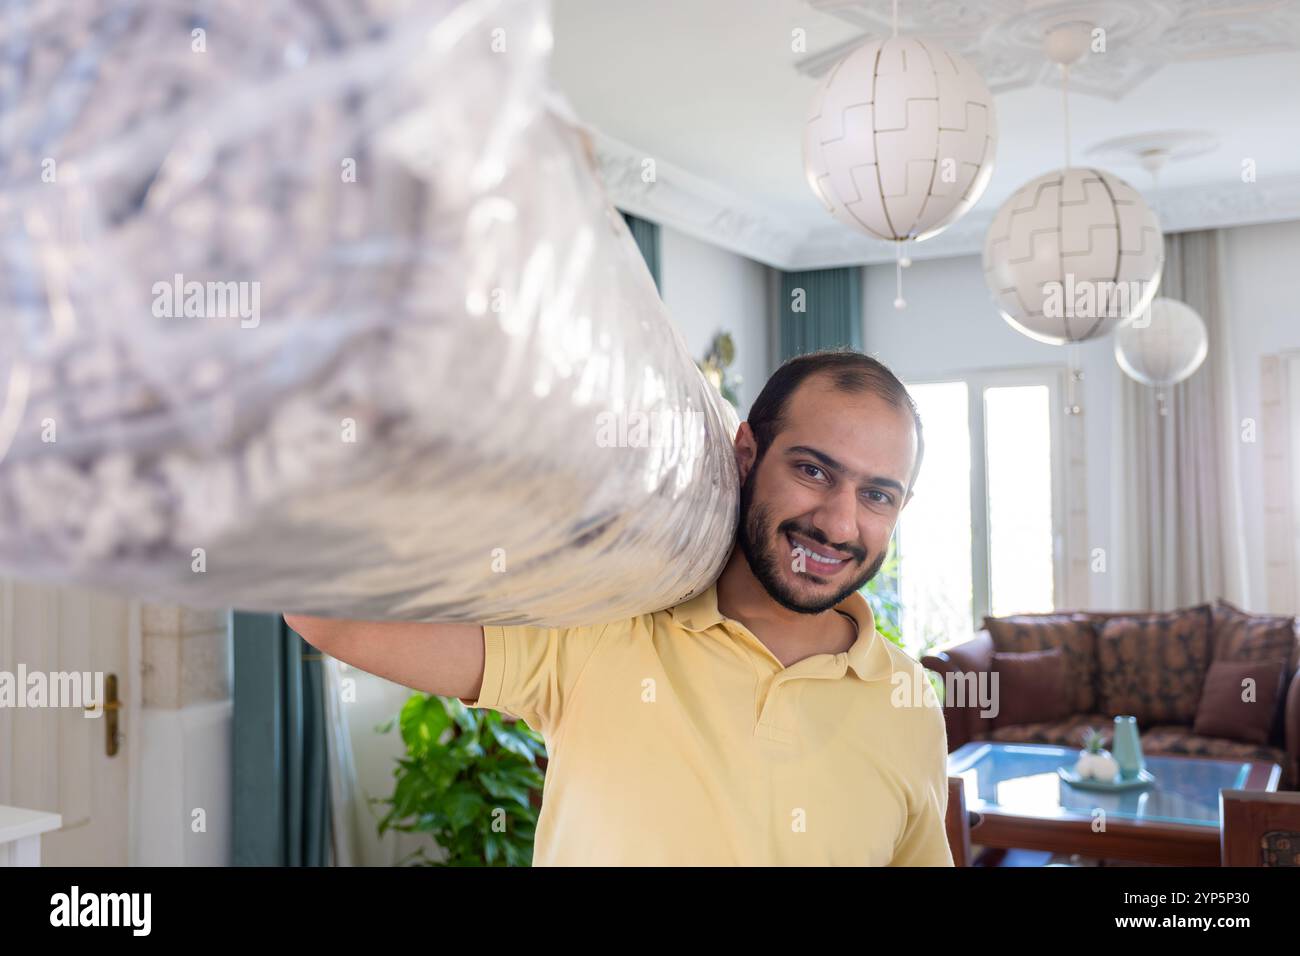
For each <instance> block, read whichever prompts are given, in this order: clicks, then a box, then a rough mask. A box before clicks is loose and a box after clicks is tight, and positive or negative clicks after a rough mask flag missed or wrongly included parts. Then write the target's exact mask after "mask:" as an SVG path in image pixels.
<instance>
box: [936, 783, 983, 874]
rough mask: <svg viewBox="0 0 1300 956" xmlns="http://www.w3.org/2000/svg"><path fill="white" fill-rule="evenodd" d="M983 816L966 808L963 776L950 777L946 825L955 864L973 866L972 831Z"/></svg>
mask: <svg viewBox="0 0 1300 956" xmlns="http://www.w3.org/2000/svg"><path fill="white" fill-rule="evenodd" d="M982 819H983V818H982V817H981V816H980V815H979V814H978V813H972V812H970V811H968V810H967V809H966V782H965V781H964V780H962V778H961V777H949V778H948V817H947V819H946V820H945V821H944V825H945V826H946V827H947V830H948V846H949V848H950V849H951V850H952V862H953V864H954V865H955V866H972V865H974V860H972V859H971V849H970V831H971V827H973V826H976V825H978V824H979V822H980V820H982Z"/></svg>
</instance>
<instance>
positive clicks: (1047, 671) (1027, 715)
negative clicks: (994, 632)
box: [993, 647, 1069, 727]
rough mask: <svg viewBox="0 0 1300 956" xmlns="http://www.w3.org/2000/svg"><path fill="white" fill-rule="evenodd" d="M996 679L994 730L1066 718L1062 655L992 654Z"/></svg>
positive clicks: (1048, 653)
mask: <svg viewBox="0 0 1300 956" xmlns="http://www.w3.org/2000/svg"><path fill="white" fill-rule="evenodd" d="M993 670H994V671H996V672H997V675H998V683H997V689H998V697H997V702H998V715H997V716H996V717H994V718H993V726H994V727H1008V726H1019V725H1021V724H1035V723H1041V722H1044V721H1052V720H1060V719H1061V718H1063V717H1068V716H1069V708H1068V701H1067V700H1066V696H1065V688H1066V684H1065V654H1064V653H1063V652H1062V651H1061V649H1060V648H1059V647H1058V648H1055V649H1054V650H1050V651H1024V652H1023V653H1016V652H1008V653H1005V654H1004V653H1002V652H1000V651H998V652H994V654H993Z"/></svg>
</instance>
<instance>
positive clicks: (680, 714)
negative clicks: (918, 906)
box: [472, 585, 952, 866]
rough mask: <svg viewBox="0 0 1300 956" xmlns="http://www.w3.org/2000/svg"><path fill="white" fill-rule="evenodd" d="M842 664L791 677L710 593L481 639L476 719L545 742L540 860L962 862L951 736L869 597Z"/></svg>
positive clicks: (808, 662)
mask: <svg viewBox="0 0 1300 956" xmlns="http://www.w3.org/2000/svg"><path fill="white" fill-rule="evenodd" d="M838 607H839V609H840V610H842V611H845V612H846V613H848V614H849V615H851V616H852V617H853V618H854V620H855V621H857V624H858V635H859V636H858V639H857V642H856V643H855V644H854V645H853V646H852V647H851V648H850V649H849V651H848V652H847V653H842V654H817V655H815V656H812V657H809V658H806V659H804V660H802V661H798V662H797V663H795V664H793V665H791V666H790V667H783V666H782V664H781V662H780V661H779V660H777V658H776V657H775V656H774V655H773V654H772V652H771V651H769V650H768V649H767V647H766V646H765V645H764V644H763V643H762V642H761V641H759V640H758V638H756V637H755V636H754V635H753V634H752V633H751V632H750V631H749V630H748V629H747V628H746V627H745V626H744V625H743V624H741V623H740V622H738V621H734V620H731V619H728V618H724V617H723V616H722V615H721V614H720V613H719V611H718V603H717V587H716V585H714V586H711V587H710V588H709V589H708V590H706V591H704V592H702V593H701V594H699V595H698V596H696V597H695V598H692V599H691V600H689V601H686V602H684V603H682V604H679V605H677V606H676V607H672V608H668V609H666V610H663V611H657V612H655V613H653V614H643V615H640V616H637V617H632V618H627V619H625V620H618V621H612V622H610V623H608V624H597V625H593V626H587V627H573V628H542V627H527V626H511V627H496V626H487V627H484V628H483V633H484V648H485V663H484V673H483V687H482V690H481V692H480V696H479V699H478V700H477V701H476V702H474V703H473V705H472V706H476V707H488V708H491V709H493V710H498V711H502V712H504V713H509V714H513V715H515V716H517V717H519V718H521V719H522V720H524V721H526V722H527V723H528V725H529V726H530V727H532V728H533V729H535V730H537V731H538V732H539V733H541V734H542V736H543V738H544V739H545V741H546V746H547V752H548V756H549V760H550V762H549V765H548V767H547V772H546V783H545V786H544V789H543V799H542V809H541V813H540V816H539V818H538V825H537V835H536V841H535V844H534V852H533V862H534V865H537V866H555V865H561V866H563V865H595V866H603V865H650V866H655V865H686V866H694V865H759V866H762V865H825V864H831V865H848V866H884V865H891V866H951V865H952V854H951V852H950V851H949V848H948V840H947V834H946V832H945V828H944V813H945V811H946V808H947V800H948V787H947V751H948V748H947V739H946V733H945V730H944V722H943V715H942V711H941V709H940V707H939V704H938V701H937V700H936V699H935V697H934V695H933V693H932V692H929V693H927V692H924V690H923V689H924V688H928V684H925V683H924V682H925V676H924V672H923V669H922V667H921V665H920V664H918V663H917V662H916V661H915V660H913V659H912V658H911V657H909V656H908V655H906V654H904V653H903V652H902V651H900V650H899V649H898V648H897V647H896V646H895V645H894V644H893V643H891V642H890V641H888V640H886V639H885V638H884V637H882V636H881V635H880V634H879V633H877V631H876V627H875V620H874V618H873V617H872V614H871V608H870V606H869V605H868V604H867V602H866V600H865V599H864V598H863V597H862V595H860V594H853V595H850V596H849V597H848V598H846V599H845V600H844V601H843V602H841V603H840V604H839V605H838Z"/></svg>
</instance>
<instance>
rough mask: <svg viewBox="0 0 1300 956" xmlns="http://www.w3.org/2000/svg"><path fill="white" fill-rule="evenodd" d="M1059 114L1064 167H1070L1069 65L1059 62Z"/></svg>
mask: <svg viewBox="0 0 1300 956" xmlns="http://www.w3.org/2000/svg"><path fill="white" fill-rule="evenodd" d="M1061 115H1062V116H1063V117H1064V118H1065V168H1066V169H1069V168H1070V65H1069V64H1068V63H1062V64H1061Z"/></svg>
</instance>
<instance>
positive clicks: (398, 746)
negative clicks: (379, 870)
mask: <svg viewBox="0 0 1300 956" xmlns="http://www.w3.org/2000/svg"><path fill="white" fill-rule="evenodd" d="M325 675H326V676H325V680H326V684H325V687H326V695H325V699H326V703H325V715H326V720H327V724H328V727H327V739H328V743H329V778H330V799H331V803H332V806H331V812H330V816H331V824H332V828H333V850H334V859H333V861H332V862H333V865H335V866H393V865H395V864H397V863H400V862H401V861H402V860H403V859H405V858H406V857H407V856H408V855H409V854H410V853H411V852H412V851H413V850H415V849H416V848H417V847H421V848H423V849H424V850H425V852H426V853H428V854H429V855H430V856H433V857H436V856H437V855H438V853H439V851H438V848H437V844H436V843H435V842H434V841H433V839H432V838H430V837H428V836H425V835H422V834H415V833H399V832H396V831H391V830H390V831H389V832H388V833H385V834H384V835H383V836H382V837H381V836H380V835H379V819H380V817H381V816H382V815H383V813H384V811H385V810H386V807H384V806H382V805H381V806H375V805H372V804H371V799H372V798H383V797H388V796H391V795H392V793H393V787H394V784H395V781H394V779H393V769H394V768H395V767H396V765H397V760H398V758H400V757H402V756H403V755H404V754H405V753H406V748H405V746H404V745H403V743H402V738H401V735H400V734H399V733H398V731H397V729H396V728H394V729H393V730H392V731H390V732H389V733H387V734H380V733H377V732H376V730H375V728H376V727H378V726H380V725H381V724H383V723H385V722H386V721H387V720H388V719H389V718H390V717H394V716H396V715H397V714H398V713H399V712H400V711H401V709H402V705H403V704H404V703H405V702H406V699H407V698H408V697H410V696H411V694H412V693H413V691H411V690H410V689H408V688H406V687H402V686H401V685H400V684H394V683H393V682H392V681H387V680H384V679H383V678H382V677H375V676H374V675H373V674H367V673H365V672H364V671H359V670H357V669H356V668H355V667H348V666H347V665H346V664H343V663H342V662H340V661H338V660H336V659H335V658H332V657H330V656H329V655H328V654H327V655H325Z"/></svg>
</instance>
